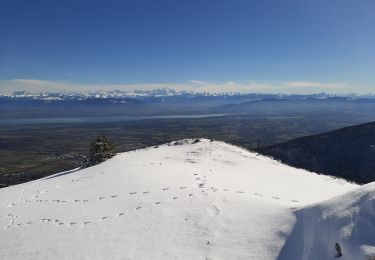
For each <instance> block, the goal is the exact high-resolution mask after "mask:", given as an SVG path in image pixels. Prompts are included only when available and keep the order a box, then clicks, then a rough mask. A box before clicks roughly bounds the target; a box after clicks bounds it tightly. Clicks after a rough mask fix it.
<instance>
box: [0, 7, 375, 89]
mask: <svg viewBox="0 0 375 260" xmlns="http://www.w3.org/2000/svg"><path fill="white" fill-rule="evenodd" d="M0 4H1V7H0V35H1V41H0V88H1V89H2V92H10V91H12V90H18V89H25V90H30V91H41V90H52V91H53V90H56V91H59V90H67V91H68V90H69V91H70V90H77V91H81V90H82V91H86V90H97V89H111V88H119V89H124V90H125V89H132V88H141V89H142V88H144V89H147V88H154V87H159V86H167V87H172V88H176V89H193V90H209V91H232V90H233V91H242V92H287V93H288V92H295V93H308V92H320V91H326V92H335V93H339V92H359V93H367V92H372V93H373V92H375V29H374V28H375V15H374V14H375V1H373V0H363V1H362V0H314V1H313V0H311V1H310V0H293V1H292V0H283V1H281V0H272V1H271V0H246V1H245V0H232V1H229V0H227V1H222V0H189V1H186V0H185V1H183V0H158V1H155V0H149V1H145V0H134V1H127V0H122V1H120V0H106V1H104V0H102V1H95V0H87V1H83V0H73V1H71V0H64V1H51V0H45V1H40V0H33V1H29V0H23V1H20V0H2V1H1V3H0ZM0 91H1V90H0Z"/></svg>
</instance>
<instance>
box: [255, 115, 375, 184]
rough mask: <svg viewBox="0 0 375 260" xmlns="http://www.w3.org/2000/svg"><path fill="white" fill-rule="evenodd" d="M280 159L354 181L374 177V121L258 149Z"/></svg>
mask: <svg viewBox="0 0 375 260" xmlns="http://www.w3.org/2000/svg"><path fill="white" fill-rule="evenodd" d="M261 152H262V153H263V154H265V155H270V156H272V157H274V158H275V159H278V160H281V161H282V162H283V163H286V164H289V165H291V166H294V167H298V168H304V169H307V170H310V171H314V172H318V173H323V174H328V175H333V176H338V177H342V178H345V179H347V180H351V181H354V182H357V183H368V182H372V181H375V122H370V123H366V124H361V125H356V126H351V127H346V128H342V129H339V130H335V131H332V132H328V133H323V134H318V135H312V136H307V137H302V138H298V139H295V140H292V141H289V142H285V143H282V144H276V145H272V146H269V147H265V148H263V149H262V150H261Z"/></svg>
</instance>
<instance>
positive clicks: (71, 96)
mask: <svg viewBox="0 0 375 260" xmlns="http://www.w3.org/2000/svg"><path fill="white" fill-rule="evenodd" d="M177 96H180V97H184V98H194V97H202V96H203V97H222V98H226V97H241V98H242V99H243V101H257V100H264V99H302V100H303V99H326V98H332V97H341V98H345V99H349V100H352V99H358V98H371V99H375V94H368V95H358V94H345V95H339V94H326V93H318V94H310V95H299V94H259V93H248V94H241V93H235V92H220V93H208V92H192V91H176V90H174V89H171V88H166V87H165V88H159V89H153V90H134V91H120V90H110V91H94V92H87V93H80V92H37V93H31V92H27V91H15V92H13V94H11V95H0V98H2V99H4V98H17V99H33V100H44V101H59V100H86V99H93V98H95V99H122V98H134V99H141V100H142V99H147V98H150V97H153V98H155V97H177Z"/></svg>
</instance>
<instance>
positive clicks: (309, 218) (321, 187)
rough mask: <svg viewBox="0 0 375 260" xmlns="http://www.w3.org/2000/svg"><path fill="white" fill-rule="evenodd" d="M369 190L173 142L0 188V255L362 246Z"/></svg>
mask: <svg viewBox="0 0 375 260" xmlns="http://www.w3.org/2000/svg"><path fill="white" fill-rule="evenodd" d="M374 189H375V188H374V185H372V186H371V185H368V186H363V187H359V188H358V186H357V185H355V184H351V183H347V182H345V181H343V180H339V179H334V178H331V177H328V176H323V175H317V174H314V173H310V172H306V171H304V170H300V169H295V168H292V167H289V166H286V165H283V164H281V163H279V162H277V161H274V160H272V159H270V158H267V157H263V156H260V155H256V154H255V153H251V152H248V151H246V150H243V149H241V148H238V147H235V146H232V145H228V144H225V143H223V142H217V141H213V142H211V141H209V140H205V139H202V140H201V141H200V142H197V143H195V142H193V140H182V141H178V142H174V143H171V144H166V145H162V146H159V147H152V148H147V149H142V150H137V151H133V152H127V153H122V154H119V155H117V156H115V157H114V158H112V159H110V160H108V161H106V162H104V163H102V164H100V165H97V166H94V167H90V168H86V169H83V170H77V171H72V172H66V173H61V174H56V175H54V176H52V177H47V178H44V179H41V180H37V181H33V182H29V183H24V184H21V185H17V186H13V187H9V188H5V189H1V190H0V228H2V230H1V233H0V258H1V259H262V260H263V259H277V258H279V259H303V257H305V259H318V258H316V256H323V258H319V259H334V254H335V252H334V243H336V242H338V243H340V245H341V246H342V249H343V250H342V251H343V257H345V259H353V258H350V257H349V255H350V256H363V255H364V254H367V256H370V255H371V254H372V252H374V250H373V246H374V239H373V236H372V234H369V233H365V232H366V231H367V230H370V231H372V232H373V230H374V223H373V221H372V219H374V218H373V217H374V200H373V198H374V192H373V191H374ZM348 191H349V193H346V194H345V195H343V196H339V197H335V196H338V195H341V194H343V193H345V192H348ZM332 197H334V198H332ZM329 198H332V199H331V200H328V201H326V202H323V203H321V202H322V201H324V200H326V199H329ZM363 198H366V199H363ZM353 216H357V218H355V221H353V219H354V218H353ZM371 218H372V219H371ZM336 220H337V221H336ZM309 232H310V233H311V234H309ZM317 232H318V233H317ZM345 232H346V233H345ZM317 234H318V235H317ZM301 235H303V236H304V239H301V238H300V236H301ZM320 238H321V239H320ZM353 241H354V242H353ZM332 243H333V244H332ZM284 244H285V245H284ZM324 257H326V258H324Z"/></svg>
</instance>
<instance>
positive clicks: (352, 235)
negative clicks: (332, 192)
mask: <svg viewBox="0 0 375 260" xmlns="http://www.w3.org/2000/svg"><path fill="white" fill-rule="evenodd" d="M296 216H297V223H296V225H295V226H294V228H293V231H292V233H291V234H290V235H289V238H288V239H287V241H286V243H285V246H284V248H283V249H282V251H281V254H280V256H279V258H278V259H279V260H284V259H285V260H287V259H301V260H305V259H333V258H335V257H336V258H339V259H343V260H344V259H365V260H370V259H371V260H374V259H375V183H370V184H367V185H364V186H362V187H360V188H358V189H355V190H353V191H351V192H348V193H346V194H344V195H341V196H338V197H335V198H332V199H330V200H328V201H326V202H323V203H319V204H317V205H314V206H310V207H307V208H302V209H300V210H298V211H297V212H296ZM336 244H337V245H338V246H337V245H336ZM336 247H337V249H336ZM339 256H341V257H339Z"/></svg>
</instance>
